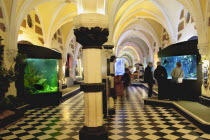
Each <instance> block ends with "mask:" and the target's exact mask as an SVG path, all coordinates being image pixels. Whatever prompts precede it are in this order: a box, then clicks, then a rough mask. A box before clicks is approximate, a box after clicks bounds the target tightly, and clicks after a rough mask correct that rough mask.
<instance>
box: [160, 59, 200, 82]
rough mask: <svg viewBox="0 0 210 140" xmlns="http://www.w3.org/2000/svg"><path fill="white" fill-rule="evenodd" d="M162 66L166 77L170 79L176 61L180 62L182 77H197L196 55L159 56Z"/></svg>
mask: <svg viewBox="0 0 210 140" xmlns="http://www.w3.org/2000/svg"><path fill="white" fill-rule="evenodd" d="M161 62H162V66H164V67H165V68H166V70H167V73H168V79H171V78H172V77H171V75H170V74H171V72H172V70H173V69H174V68H175V67H176V63H177V62H181V64H182V69H183V70H184V79H197V61H196V55H183V56H170V57H162V58H161Z"/></svg>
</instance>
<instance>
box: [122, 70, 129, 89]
mask: <svg viewBox="0 0 210 140" xmlns="http://www.w3.org/2000/svg"><path fill="white" fill-rule="evenodd" d="M130 73H131V72H130V70H129V69H128V68H126V69H125V73H124V74H123V76H122V81H123V85H124V88H125V90H126V92H127V91H128V86H129V85H130V82H131V77H130Z"/></svg>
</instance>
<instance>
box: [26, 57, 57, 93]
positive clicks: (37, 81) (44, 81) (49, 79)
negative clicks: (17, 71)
mask: <svg viewBox="0 0 210 140" xmlns="http://www.w3.org/2000/svg"><path fill="white" fill-rule="evenodd" d="M25 62H26V67H25V71H24V72H25V73H24V88H25V92H26V93H29V94H41V93H52V92H58V69H57V67H58V63H57V60H56V59H26V60H25Z"/></svg>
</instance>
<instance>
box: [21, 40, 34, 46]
mask: <svg viewBox="0 0 210 140" xmlns="http://www.w3.org/2000/svg"><path fill="white" fill-rule="evenodd" d="M18 44H28V45H33V44H32V43H31V42H30V41H28V40H20V41H18Z"/></svg>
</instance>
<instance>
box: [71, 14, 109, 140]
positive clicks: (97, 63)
mask: <svg viewBox="0 0 210 140" xmlns="http://www.w3.org/2000/svg"><path fill="white" fill-rule="evenodd" d="M74 25H75V28H76V29H74V34H75V36H76V41H77V42H79V43H80V44H81V45H82V46H83V57H84V84H82V85H81V90H83V91H84V99H85V124H84V127H83V128H82V129H81V130H80V132H79V137H80V140H89V139H90V140H107V139H108V135H107V130H106V129H105V127H104V126H103V112H102V91H103V90H104V89H105V85H104V84H103V83H102V69H101V68H102V63H101V61H102V58H101V56H102V45H103V44H104V43H105V42H107V37H108V35H109V32H108V29H107V26H108V18H107V16H105V15H101V14H96V13H89V14H81V15H78V16H76V17H75V18H74Z"/></svg>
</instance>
